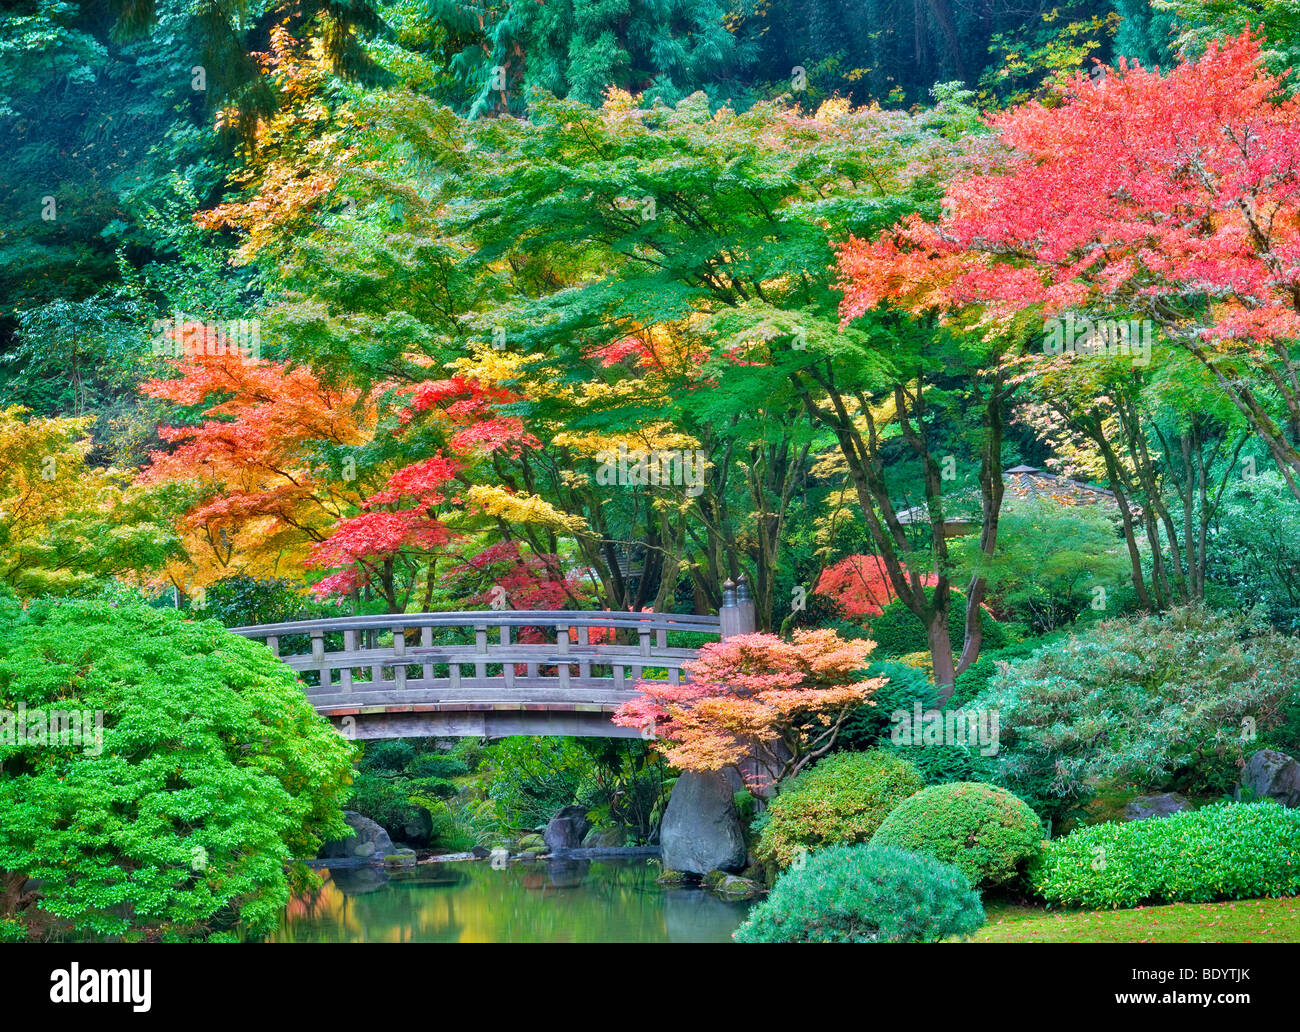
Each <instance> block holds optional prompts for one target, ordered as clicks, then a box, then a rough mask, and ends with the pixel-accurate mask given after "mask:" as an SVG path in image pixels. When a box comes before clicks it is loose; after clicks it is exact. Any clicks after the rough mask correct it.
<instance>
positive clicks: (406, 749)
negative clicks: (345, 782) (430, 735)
mask: <svg viewBox="0 0 1300 1032" xmlns="http://www.w3.org/2000/svg"><path fill="white" fill-rule="evenodd" d="M414 759H415V746H413V745H412V744H411V743H410V742H408V741H406V740H404V739H401V738H394V739H390V740H386V741H381V742H372V743H370V744H369V745H367V746H366V751H365V757H364V763H365V765H366V766H367V767H370V768H371V769H373V770H392V771H396V770H405V769H406V765H407V764H408V763H410V762H411V761H412V760H414Z"/></svg>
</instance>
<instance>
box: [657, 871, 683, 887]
mask: <svg viewBox="0 0 1300 1032" xmlns="http://www.w3.org/2000/svg"><path fill="white" fill-rule="evenodd" d="M689 880H690V879H689V876H688V875H687V873H686V872H685V871H664V873H663V874H661V875H659V877H658V878H656V879H655V881H657V882H658V883H659V884H660V885H668V886H673V885H685V884H686V882H687V881H689Z"/></svg>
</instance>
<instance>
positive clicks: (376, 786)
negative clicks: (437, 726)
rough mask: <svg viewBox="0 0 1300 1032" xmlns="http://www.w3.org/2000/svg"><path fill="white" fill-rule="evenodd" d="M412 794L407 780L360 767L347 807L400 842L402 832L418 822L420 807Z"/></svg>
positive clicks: (355, 775)
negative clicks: (367, 818) (408, 825)
mask: <svg viewBox="0 0 1300 1032" xmlns="http://www.w3.org/2000/svg"><path fill="white" fill-rule="evenodd" d="M415 792H416V788H415V785H414V784H413V783H412V782H411V780H410V779H409V778H405V777H386V776H385V775H383V774H381V773H378V772H376V771H373V770H368V769H366V768H365V767H362V768H360V769H359V770H358V771H357V772H356V773H355V774H354V775H353V778H352V798H351V801H350V802H349V803H348V806H349V808H351V809H353V810H356V811H357V812H358V813H360V814H361V815H362V816H364V817H369V818H370V819H371V820H372V821H374V822H375V823H376V824H378V825H379V826H380V827H382V828H384V829H385V830H386V831H388V832H389V833H390V834H392V835H395V836H396V837H398V838H401V837H402V829H403V828H404V827H405V826H406V825H407V824H408V823H410V822H413V821H417V820H419V816H420V808H421V805H422V804H420V803H418V802H416V801H415V800H414V799H413V796H414V795H415Z"/></svg>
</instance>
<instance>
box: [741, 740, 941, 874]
mask: <svg viewBox="0 0 1300 1032" xmlns="http://www.w3.org/2000/svg"><path fill="white" fill-rule="evenodd" d="M923 784H924V782H923V781H922V780H921V775H920V774H919V773H918V772H917V769H916V767H915V766H913V765H912V764H911V763H909V762H908V761H907V760H904V759H902V758H901V757H900V756H898V755H896V754H894V753H891V752H885V751H883V750H873V751H871V752H864V753H832V754H831V755H829V756H826V757H824V758H823V759H822V760H820V761H819V762H818V763H817V764H816V765H815V766H813V767H810V768H809V769H807V770H806V771H804V772H803V773H801V774H799V775H798V776H796V777H794V778H791V779H790V781H788V782H787V783H786V784H785V786H784V787H783V788H782V790H781V794H780V795H778V796H777V797H776V798H775V799H774V800H772V803H771V805H770V806H768V808H767V810H766V811H764V813H763V816H762V817H761V818H760V825H761V834H760V835H759V839H758V844H757V846H756V847H755V849H754V855H755V856H756V857H757V858H758V859H759V860H760V861H762V862H763V864H764V865H765V866H766V867H768V868H769V870H775V869H779V868H784V867H788V866H789V865H790V864H791V863H792V862H794V860H795V859H796V858H797V857H798V856H800V855H801V854H802V853H804V852H807V851H808V850H810V849H820V848H821V847H823V846H846V845H851V844H853V843H855V842H866V841H867V840H868V839H870V838H871V836H872V835H873V834H875V831H876V829H877V828H878V827H880V822H881V821H883V820H884V819H885V815H886V814H888V813H889V811H890V810H892V809H893V808H894V807H895V806H897V805H898V804H899V803H901V802H902V801H903V800H904V799H906V798H907V797H908V796H910V795H911V794H912V793H913V792H916V791H919V790H920V789H921V787H922V785H923Z"/></svg>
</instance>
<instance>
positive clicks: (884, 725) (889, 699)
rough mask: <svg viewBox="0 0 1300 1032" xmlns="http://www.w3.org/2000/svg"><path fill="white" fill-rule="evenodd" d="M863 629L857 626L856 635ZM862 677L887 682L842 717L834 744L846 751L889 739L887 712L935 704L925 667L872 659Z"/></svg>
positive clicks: (932, 685)
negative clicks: (884, 678)
mask: <svg viewBox="0 0 1300 1032" xmlns="http://www.w3.org/2000/svg"><path fill="white" fill-rule="evenodd" d="M862 634H863V632H862V631H861V630H860V629H859V630H858V631H857V636H858V637H861V636H862ZM863 676H864V677H887V678H889V680H888V682H887V683H886V684H885V685H884V686H883V687H881V688H878V689H876V691H875V693H874V694H873V695H872V696H871V701H872V702H873V703H874V704H875V705H873V706H859V707H858V708H857V709H856V710H854V711H853V712H852V713H851V714H850V715H849V717H848V719H847V720H845V721H844V726H843V727H842V728H841V729H840V735H839V738H838V739H837V742H836V746H837V748H839V749H844V750H846V751H860V750H864V749H874V748H875V747H877V746H881V745H884V744H885V743H887V742H888V741H889V736H890V732H891V731H892V730H893V727H894V723H893V721H892V720H891V719H890V714H891V713H894V712H895V711H897V710H902V711H903V712H904V713H911V712H912V708H913V706H914V705H915V704H916V703H918V702H919V703H920V704H921V709H922V710H929V709H934V708H936V707H937V706H938V705H939V695H938V691H937V689H936V688H935V687H934V684H933V682H931V680H930V678H929V677H928V676H927V675H926V673H925V671H923V670H918V669H916V667H910V666H907V665H906V664H904V663H890V662H884V663H872V664H871V665H870V666H869V667H868V668H867V670H866V672H865V674H864V675H863Z"/></svg>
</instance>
